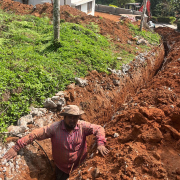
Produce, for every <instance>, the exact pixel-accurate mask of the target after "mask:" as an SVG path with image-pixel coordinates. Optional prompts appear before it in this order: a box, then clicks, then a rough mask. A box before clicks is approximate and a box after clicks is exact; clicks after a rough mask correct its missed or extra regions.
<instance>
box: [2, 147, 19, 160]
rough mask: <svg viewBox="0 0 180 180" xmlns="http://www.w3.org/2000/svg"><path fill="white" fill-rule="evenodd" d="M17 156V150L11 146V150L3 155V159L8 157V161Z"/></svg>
mask: <svg viewBox="0 0 180 180" xmlns="http://www.w3.org/2000/svg"><path fill="white" fill-rule="evenodd" d="M15 156H17V152H16V151H15V150H14V149H13V148H11V149H9V151H8V152H7V153H6V154H5V155H4V156H3V159H6V160H7V161H9V160H10V159H12V158H13V157H15Z"/></svg>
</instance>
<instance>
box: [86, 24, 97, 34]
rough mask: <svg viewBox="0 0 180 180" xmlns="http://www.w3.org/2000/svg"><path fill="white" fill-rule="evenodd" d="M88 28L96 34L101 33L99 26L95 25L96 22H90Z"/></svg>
mask: <svg viewBox="0 0 180 180" xmlns="http://www.w3.org/2000/svg"><path fill="white" fill-rule="evenodd" d="M86 27H87V28H88V29H90V30H92V31H93V32H94V33H99V32H100V28H99V26H98V24H95V23H94V22H90V23H89V24H87V25H86Z"/></svg>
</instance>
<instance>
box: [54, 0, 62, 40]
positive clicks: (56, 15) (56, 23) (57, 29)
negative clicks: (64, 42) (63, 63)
mask: <svg viewBox="0 0 180 180" xmlns="http://www.w3.org/2000/svg"><path fill="white" fill-rule="evenodd" d="M53 26H54V42H58V41H59V36H60V0H54V6H53Z"/></svg>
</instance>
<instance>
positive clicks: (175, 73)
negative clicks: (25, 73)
mask: <svg viewBox="0 0 180 180" xmlns="http://www.w3.org/2000/svg"><path fill="white" fill-rule="evenodd" d="M0 4H1V6H0V7H1V8H2V9H4V10H6V11H14V12H16V13H18V14H27V13H29V14H33V15H36V16H42V15H44V13H45V14H46V15H48V16H49V17H50V18H52V5H51V4H47V3H45V4H44V5H37V6H36V10H34V11H33V7H32V6H28V5H22V4H20V3H17V2H12V1H10V0H5V1H0ZM70 14H72V15H73V17H72V15H71V16H70ZM61 18H63V19H65V21H68V22H75V23H82V24H83V23H87V22H90V21H91V22H96V23H98V24H99V25H100V27H101V34H103V35H106V34H110V35H111V36H112V41H114V42H115V43H117V44H118V45H119V47H120V48H121V47H123V46H124V44H126V43H127V40H129V39H130V40H131V39H132V37H131V35H130V33H129V30H128V28H127V26H126V25H121V24H119V23H117V22H112V20H109V19H105V18H103V19H101V18H99V17H92V16H87V15H86V14H84V13H82V12H79V11H77V10H76V9H72V8H70V7H68V6H63V7H61ZM156 31H157V32H158V33H159V34H160V35H161V36H162V38H163V43H162V44H161V45H160V46H158V47H155V48H153V49H152V50H151V51H150V52H148V53H144V54H140V55H138V56H137V57H136V58H135V59H134V61H133V62H132V63H130V64H129V65H128V66H126V67H124V68H123V69H122V71H112V74H111V75H109V76H108V75H107V74H104V73H101V74H99V73H98V72H96V71H92V72H90V74H89V75H88V76H87V77H86V80H87V82H88V85H87V86H84V87H80V86H78V85H75V84H71V85H69V86H68V87H67V89H66V90H65V91H64V98H65V99H66V102H67V104H76V105H79V106H81V107H82V109H83V110H84V111H85V115H83V116H82V119H84V120H86V121H89V122H91V123H97V124H101V125H102V126H104V127H105V130H106V137H107V144H106V146H107V148H108V149H109V150H110V153H109V154H108V155H107V156H106V157H105V158H103V157H101V156H100V155H99V154H96V149H95V147H94V146H93V144H94V139H93V137H89V138H88V147H89V153H88V158H87V160H86V161H85V163H83V164H82V165H81V166H80V167H79V168H78V169H77V170H75V171H73V172H72V173H71V175H70V179H82V180H88V179H89V180H90V179H99V180H104V179H107V180H113V179H114V180H115V179H118V180H120V179H123V180H130V179H132V180H139V179H143V180H144V179H147V180H155V179H166V180H167V179H170V180H179V179H180V142H179V139H180V122H179V119H180V113H179V112H180V74H179V72H180V49H179V47H180V33H178V32H176V31H175V30H173V29H171V28H157V29H156ZM118 38H119V39H120V41H119V40H118ZM132 46H135V43H133V44H132ZM123 48H124V47H123ZM30 115H31V121H32V123H29V124H28V127H29V128H30V130H29V131H31V129H34V128H38V127H41V126H43V125H46V124H48V123H51V122H54V121H59V120H61V118H62V117H59V116H58V113H56V112H50V111H47V110H45V109H36V110H34V109H32V111H31V113H30ZM26 133H28V131H27V132H26ZM17 138H18V137H9V138H8V139H7V141H8V143H6V144H5V145H2V146H1V147H0V155H1V156H2V155H3V153H5V152H6V151H7V149H8V148H10V147H11V146H12V145H13V144H14V142H15V141H16V140H17ZM38 143H39V144H40V145H41V146H42V147H43V149H44V150H45V152H46V153H47V156H48V157H49V159H50V163H51V166H52V168H53V167H54V166H53V159H52V156H51V146H50V140H49V139H48V140H45V141H40V142H38ZM51 166H50V164H49V162H48V159H47V157H46V156H45V153H44V152H43V150H42V149H41V147H40V146H39V145H38V144H37V143H36V142H35V143H34V144H33V145H28V146H27V147H26V148H25V149H24V150H21V151H20V153H19V155H18V157H17V158H16V159H14V160H11V161H9V162H6V161H3V162H1V164H0V179H3V180H4V179H9V180H10V179H13V180H16V179H18V180H24V179H27V180H35V179H38V180H49V179H53V178H54V171H52V170H51Z"/></svg>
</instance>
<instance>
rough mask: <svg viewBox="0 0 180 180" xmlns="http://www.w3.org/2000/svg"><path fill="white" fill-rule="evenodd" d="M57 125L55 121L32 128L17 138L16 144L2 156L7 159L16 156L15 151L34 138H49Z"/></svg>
mask: <svg viewBox="0 0 180 180" xmlns="http://www.w3.org/2000/svg"><path fill="white" fill-rule="evenodd" d="M57 126H58V124H57V123H53V124H52V125H48V126H44V127H42V128H39V129H35V130H33V131H32V132H31V133H30V134H28V135H27V136H24V137H22V138H21V139H19V140H18V141H17V142H16V144H15V145H14V146H13V147H12V148H10V149H9V151H8V152H7V153H6V154H5V155H4V157H3V158H4V159H7V161H8V160H10V159H11V158H13V157H15V156H17V152H18V151H19V150H20V149H21V148H24V147H25V146H27V145H28V144H31V143H32V142H33V141H34V140H36V139H37V140H43V139H47V138H51V137H52V136H53V134H54V131H55V129H56V127H57Z"/></svg>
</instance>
